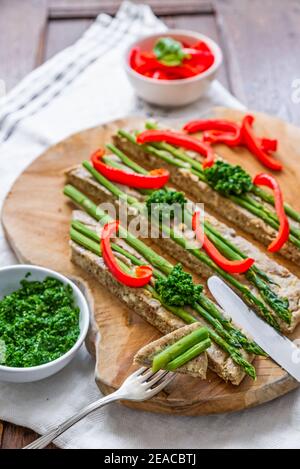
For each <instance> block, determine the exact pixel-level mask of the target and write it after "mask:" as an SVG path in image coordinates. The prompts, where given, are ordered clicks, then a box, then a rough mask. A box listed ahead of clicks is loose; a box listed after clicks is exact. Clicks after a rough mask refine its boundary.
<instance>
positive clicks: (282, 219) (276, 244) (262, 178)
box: [253, 173, 290, 252]
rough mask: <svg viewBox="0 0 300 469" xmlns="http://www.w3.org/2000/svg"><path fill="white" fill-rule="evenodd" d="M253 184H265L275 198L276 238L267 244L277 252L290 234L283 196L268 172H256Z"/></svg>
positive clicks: (270, 249) (271, 249)
mask: <svg viewBox="0 0 300 469" xmlns="http://www.w3.org/2000/svg"><path fill="white" fill-rule="evenodd" d="M253 184H255V185H257V186H266V187H269V188H270V189H272V190H273V192H274V199H275V210H276V213H277V216H278V220H279V231H278V234H277V237H276V239H274V241H272V243H271V244H270V245H269V246H268V251H270V252H277V251H279V249H280V248H282V246H283V245H284V243H286V241H287V240H288V238H289V235H290V226H289V221H288V218H287V216H286V213H285V210H284V202H283V196H282V192H281V189H280V186H279V184H278V182H277V181H276V179H275V178H274V177H273V176H271V175H270V174H264V173H261V174H257V175H256V176H255V178H254V179H253Z"/></svg>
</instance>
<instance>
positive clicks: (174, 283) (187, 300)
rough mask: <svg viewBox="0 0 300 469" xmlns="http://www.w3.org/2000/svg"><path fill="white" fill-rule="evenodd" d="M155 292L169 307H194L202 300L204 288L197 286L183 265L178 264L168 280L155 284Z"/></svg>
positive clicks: (162, 279)
mask: <svg viewBox="0 0 300 469" xmlns="http://www.w3.org/2000/svg"><path fill="white" fill-rule="evenodd" d="M155 290H156V291H157V293H158V294H159V295H160V297H161V299H162V301H163V303H165V304H167V305H170V306H184V305H191V306H193V305H194V304H195V303H196V301H198V300H200V296H201V292H202V290H203V286H202V285H195V284H194V282H193V278H192V276H191V274H189V273H187V272H184V270H183V269H182V266H181V264H177V265H175V267H174V268H173V269H172V271H171V272H170V274H169V275H168V276H167V277H166V278H159V279H158V280H157V281H156V282H155Z"/></svg>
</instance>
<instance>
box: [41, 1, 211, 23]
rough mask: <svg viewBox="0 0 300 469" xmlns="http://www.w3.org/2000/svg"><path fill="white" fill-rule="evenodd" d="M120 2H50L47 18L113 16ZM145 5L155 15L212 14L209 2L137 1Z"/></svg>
mask: <svg viewBox="0 0 300 469" xmlns="http://www.w3.org/2000/svg"><path fill="white" fill-rule="evenodd" d="M121 3H122V0H92V1H89V2H85V3H84V4H83V2H82V1H80V0H50V2H49V16H50V18H52V19H62V18H94V17H95V16H97V15H98V14H99V13H100V12H101V13H107V14H109V15H114V14H115V13H116V11H117V10H118V8H119V6H120V4H121ZM136 3H147V4H148V5H149V6H150V7H151V8H152V9H153V11H154V13H155V14H156V15H159V16H166V15H183V14H200V13H212V12H213V11H214V9H213V4H212V2H211V1H209V0H186V1H185V2H182V0H163V1H161V0H148V1H147V2H145V1H144V0H137V1H136Z"/></svg>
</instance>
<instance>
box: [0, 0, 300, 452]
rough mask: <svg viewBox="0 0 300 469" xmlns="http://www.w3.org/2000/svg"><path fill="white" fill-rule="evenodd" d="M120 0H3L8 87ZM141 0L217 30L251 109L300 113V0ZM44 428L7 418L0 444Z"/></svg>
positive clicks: (239, 93)
mask: <svg viewBox="0 0 300 469" xmlns="http://www.w3.org/2000/svg"><path fill="white" fill-rule="evenodd" d="M120 3H121V1H120V0H84V1H83V0H0V80H4V81H5V84H6V89H7V90H10V89H11V88H12V87H13V86H14V85H16V84H17V83H18V82H19V81H20V80H21V79H22V78H23V77H24V76H25V75H26V74H27V73H29V72H30V71H31V70H32V69H33V68H35V67H36V66H38V65H40V64H41V63H43V62H44V61H45V60H47V59H49V58H50V57H52V56H53V55H54V54H56V53H57V52H59V51H60V50H62V49H64V48H65V47H67V46H68V45H70V44H72V43H73V42H74V41H75V40H76V39H78V38H79V37H80V36H81V34H82V33H83V32H84V31H85V30H86V29H87V28H88V27H89V25H90V24H91V23H92V22H93V20H94V18H95V17H96V15H97V14H99V13H100V12H105V13H108V14H112V15H113V14H115V12H116V10H117V8H118V6H119V4H120ZM136 3H139V2H136ZM141 3H148V4H149V5H150V6H151V7H152V8H153V10H154V12H155V13H156V14H157V15H158V16H160V17H161V18H162V19H163V21H165V23H166V24H167V25H168V26H169V27H171V28H184V29H192V30H195V31H199V32H202V33H204V34H207V35H209V36H211V37H212V38H214V39H215V40H216V41H217V42H218V43H219V44H220V45H221V47H222V49H223V52H224V65H223V67H222V70H221V72H220V75H219V78H220V80H221V82H222V83H223V84H224V85H225V86H226V87H227V88H228V89H229V90H230V91H231V92H232V93H233V94H234V95H235V96H236V97H237V98H238V99H240V100H241V101H242V102H243V103H245V104H246V105H247V106H248V107H249V108H250V109H251V108H252V109H256V110H258V111H264V112H268V113H270V114H275V115H278V116H280V117H282V118H283V119H287V120H289V121H291V122H294V123H298V122H299V121H300V92H299V91H298V92H297V86H298V90H300V60H299V53H298V50H297V45H298V44H299V42H300V28H299V24H300V2H299V0H285V1H282V0H264V1H263V2H262V1H261V0H242V1H241V0H215V1H209V0H207V1H206V0H185V1H182V0H148V1H144V2H141ZM297 98H298V99H297ZM36 436H37V435H36V434H34V433H33V432H32V431H30V430H26V429H24V428H21V427H16V426H14V425H11V424H8V423H5V422H0V448H20V447H22V446H24V445H25V444H27V443H29V442H30V441H32V440H33V439H34V438H36ZM51 447H52V448H54V447H55V446H54V445H52V446H51Z"/></svg>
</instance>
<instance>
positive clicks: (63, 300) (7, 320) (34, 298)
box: [0, 277, 80, 368]
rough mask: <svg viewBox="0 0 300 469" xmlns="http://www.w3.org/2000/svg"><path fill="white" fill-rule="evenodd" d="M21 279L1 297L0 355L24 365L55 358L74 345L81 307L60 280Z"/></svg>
mask: <svg viewBox="0 0 300 469" xmlns="http://www.w3.org/2000/svg"><path fill="white" fill-rule="evenodd" d="M20 283H21V288H20V289H19V290H17V291H15V292H13V293H11V294H10V295H7V296H6V297H4V298H3V299H2V300H1V301H0V342H1V344H2V347H1V348H2V353H1V354H0V359H1V364H2V365H5V366H11V367H24V368H25V367H31V366H37V365H42V364H43V363H48V362H50V361H52V360H55V359H57V358H59V357H60V356H61V355H63V354H64V353H66V352H67V351H68V350H70V349H71V348H72V347H73V345H74V344H75V342H76V340H77V338H78V336H79V313H80V311H79V308H78V307H77V306H76V305H75V303H74V298H73V292H72V288H71V287H70V286H69V285H64V284H63V283H62V282H61V281H60V280H57V279H55V278H53V277H47V278H46V279H45V280H44V281H43V282H38V281H28V280H26V279H24V280H22V281H21V282H20Z"/></svg>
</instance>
